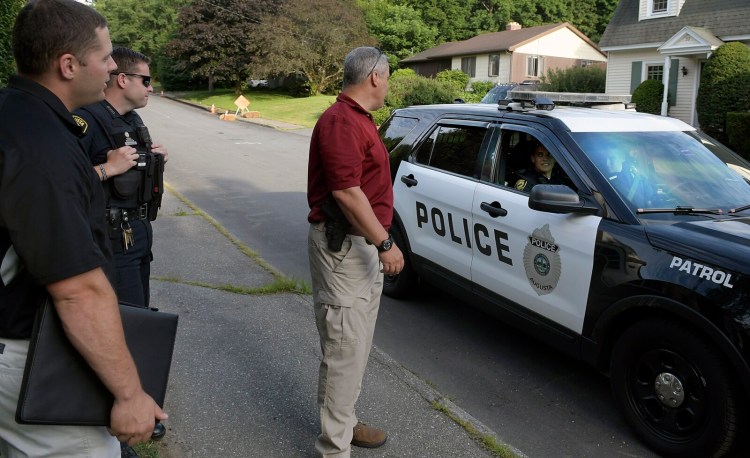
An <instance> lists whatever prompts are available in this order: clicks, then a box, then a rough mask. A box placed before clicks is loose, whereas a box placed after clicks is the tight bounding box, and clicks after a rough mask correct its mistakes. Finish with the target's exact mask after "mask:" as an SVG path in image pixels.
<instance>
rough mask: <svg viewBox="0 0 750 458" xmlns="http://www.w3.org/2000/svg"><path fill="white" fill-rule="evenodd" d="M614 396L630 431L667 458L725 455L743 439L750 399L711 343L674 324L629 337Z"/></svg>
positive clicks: (614, 371)
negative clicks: (746, 404)
mask: <svg viewBox="0 0 750 458" xmlns="http://www.w3.org/2000/svg"><path fill="white" fill-rule="evenodd" d="M610 375H611V384H612V392H613V394H614V396H615V399H616V401H617V402H618V404H619V405H620V408H621V409H622V411H623V412H624V414H625V417H626V418H627V420H628V422H629V423H630V426H631V427H632V428H633V429H634V430H635V432H636V433H637V434H638V435H639V436H640V437H641V439H642V440H643V441H644V442H646V443H647V444H648V445H649V446H651V447H652V448H653V449H654V450H656V451H657V452H659V453H660V454H662V455H665V456H701V457H711V456H721V455H723V454H725V453H727V452H728V451H729V450H730V448H731V447H732V444H733V443H734V441H735V439H736V438H737V434H738V427H739V424H740V419H741V417H742V416H743V415H745V412H744V411H743V410H744V409H742V407H741V403H742V402H743V399H744V397H743V393H742V391H741V390H740V388H739V387H738V386H737V384H736V381H735V379H736V377H733V376H732V372H731V371H730V368H729V366H728V364H727V363H726V362H725V361H724V357H723V355H722V354H721V352H719V351H718V350H717V349H716V348H715V347H714V346H713V345H712V344H711V343H710V342H709V341H708V340H707V339H706V338H705V337H702V336H700V335H699V334H697V333H695V332H694V331H691V330H690V329H688V328H687V327H685V326H682V325H680V324H678V323H673V322H671V321H668V320H649V321H644V322H642V323H638V324H636V325H634V326H632V327H631V328H629V329H628V330H626V331H625V332H624V333H623V335H622V336H621V337H620V339H619V340H618V341H617V343H616V345H615V348H614V351H613V353H612V363H611V374H610Z"/></svg>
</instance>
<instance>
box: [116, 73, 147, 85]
mask: <svg viewBox="0 0 750 458" xmlns="http://www.w3.org/2000/svg"><path fill="white" fill-rule="evenodd" d="M119 74H123V75H126V76H140V77H141V81H143V85H144V86H146V87H149V86H151V76H150V75H141V74H139V73H126V72H120V73H112V75H119Z"/></svg>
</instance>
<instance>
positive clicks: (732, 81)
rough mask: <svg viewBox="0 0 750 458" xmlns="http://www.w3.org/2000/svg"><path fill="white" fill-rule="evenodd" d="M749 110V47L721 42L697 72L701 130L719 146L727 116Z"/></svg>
mask: <svg viewBox="0 0 750 458" xmlns="http://www.w3.org/2000/svg"><path fill="white" fill-rule="evenodd" d="M749 108H750V48H748V47H747V46H745V45H744V44H742V43H739V42H730V43H725V44H723V45H721V46H719V48H718V49H717V50H716V51H715V52H714V53H713V54H712V55H711V57H710V58H709V59H708V62H706V65H705V67H704V69H703V71H702V73H701V82H700V86H699V88H698V100H697V101H696V111H697V112H698V120H699V121H700V125H701V129H703V130H704V131H705V132H706V133H707V134H709V135H710V136H712V137H714V138H715V139H717V140H719V141H720V142H723V143H728V138H727V129H726V122H727V113H728V112H730V111H746V110H748V109H749Z"/></svg>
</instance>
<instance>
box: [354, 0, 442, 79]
mask: <svg viewBox="0 0 750 458" xmlns="http://www.w3.org/2000/svg"><path fill="white" fill-rule="evenodd" d="M357 4H358V5H359V6H360V8H362V11H363V13H364V19H365V22H366V23H367V29H368V30H369V32H370V34H371V35H373V36H374V37H376V38H377V39H378V41H379V42H380V48H381V49H382V50H383V51H384V52H386V53H387V54H388V55H389V57H390V58H391V59H393V60H392V61H391V65H392V66H395V65H396V64H397V62H398V61H399V60H401V59H404V58H406V57H409V56H411V55H413V54H415V53H417V52H419V51H422V50H425V49H427V48H431V47H432V46H434V45H435V37H436V36H437V30H436V29H435V27H430V26H428V25H427V24H425V23H424V21H423V20H422V16H421V15H420V13H419V12H418V11H417V10H415V9H414V8H412V7H410V6H407V5H396V4H393V3H391V2H390V1H388V0H369V1H368V0H357Z"/></svg>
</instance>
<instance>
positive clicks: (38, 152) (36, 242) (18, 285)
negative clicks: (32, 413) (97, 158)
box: [0, 76, 115, 339]
mask: <svg viewBox="0 0 750 458" xmlns="http://www.w3.org/2000/svg"><path fill="white" fill-rule="evenodd" d="M81 135H83V134H82V132H81V127H80V126H79V125H78V124H76V122H75V121H74V119H73V116H72V115H71V113H70V112H69V111H68V109H67V108H66V107H65V105H63V103H62V102H61V101H60V99H59V98H58V97H57V96H55V94H53V93H52V92H50V91H49V90H48V89H46V88H44V87H43V86H41V85H39V84H37V83H35V82H33V81H31V80H27V79H25V78H20V77H17V76H13V77H11V79H10V84H9V85H8V87H7V88H5V89H3V90H0V256H2V260H1V261H2V268H0V337H5V338H14V339H24V338H29V336H30V335H31V327H32V323H33V320H34V314H35V312H36V308H37V305H38V301H39V299H40V298H41V297H43V296H44V295H45V294H46V292H45V289H44V287H43V285H47V284H50V283H54V282H57V281H60V280H64V279H66V278H70V277H74V276H76V275H80V274H82V273H85V272H88V271H91V270H93V269H96V268H97V267H101V268H103V269H104V272H105V274H107V276H108V278H109V279H110V281H112V280H113V279H114V278H115V275H114V266H113V263H112V253H111V249H110V246H109V240H108V235H107V226H106V224H105V220H104V218H103V217H102V215H103V214H104V194H103V192H102V186H101V183H100V182H99V177H98V176H97V175H96V173H95V172H94V170H93V168H92V167H91V161H90V160H89V158H88V157H87V156H86V154H85V152H84V151H83V148H82V146H81V144H80V142H79V138H80V137H81Z"/></svg>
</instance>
